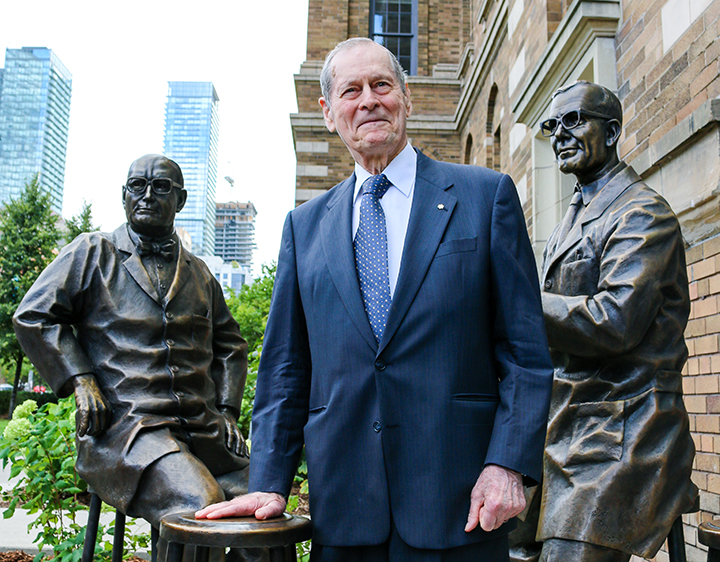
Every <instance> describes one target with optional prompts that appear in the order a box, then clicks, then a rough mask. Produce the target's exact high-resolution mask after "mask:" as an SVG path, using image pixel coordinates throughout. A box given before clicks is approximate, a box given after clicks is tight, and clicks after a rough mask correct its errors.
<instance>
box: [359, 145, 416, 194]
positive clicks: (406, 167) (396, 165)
mask: <svg viewBox="0 0 720 562" xmlns="http://www.w3.org/2000/svg"><path fill="white" fill-rule="evenodd" d="M416 170H417V153H416V152H415V151H414V150H413V147H412V146H411V145H410V143H409V142H408V143H407V144H406V145H405V148H403V149H402V151H401V152H400V154H398V155H397V156H396V157H395V158H393V160H392V162H390V164H388V166H387V168H385V169H384V170H383V171H382V173H383V174H385V177H386V178H387V179H388V180H390V183H392V184H393V185H394V186H395V187H396V188H397V189H398V190H399V191H400V193H402V194H403V195H404V196H405V197H410V193H411V192H412V188H413V185H415V172H416ZM370 176H372V174H371V173H370V172H368V171H367V170H366V169H365V168H363V167H362V166H361V165H360V164H358V163H357V162H355V194H354V196H353V201H357V198H358V196H359V195H360V189H361V188H362V185H363V183H365V180H367V179H368V178H369V177H370Z"/></svg>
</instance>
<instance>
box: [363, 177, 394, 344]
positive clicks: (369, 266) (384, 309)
mask: <svg viewBox="0 0 720 562" xmlns="http://www.w3.org/2000/svg"><path fill="white" fill-rule="evenodd" d="M391 185H392V183H390V180H388V179H387V178H386V177H385V174H379V175H377V176H371V177H369V178H368V179H367V180H365V183H363V196H362V202H361V203H360V224H359V225H358V229H357V232H356V233H355V266H356V268H357V274H358V279H359V280H360V292H361V293H362V296H363V302H364V303H365V311H366V312H367V315H368V319H369V320H370V325H371V326H372V330H373V333H374V334H375V339H376V340H377V341H378V342H379V341H380V340H381V339H382V335H383V331H384V330H385V323H386V322H387V317H388V311H389V310H390V301H391V298H390V275H389V273H388V249H387V231H386V228H385V213H384V212H383V209H382V206H381V205H380V199H381V198H382V196H383V195H385V193H386V192H387V190H388V189H389V188H390V186H391Z"/></svg>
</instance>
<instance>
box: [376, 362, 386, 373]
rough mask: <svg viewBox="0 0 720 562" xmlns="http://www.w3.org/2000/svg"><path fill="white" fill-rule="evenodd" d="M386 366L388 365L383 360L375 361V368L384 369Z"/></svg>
mask: <svg viewBox="0 0 720 562" xmlns="http://www.w3.org/2000/svg"><path fill="white" fill-rule="evenodd" d="M385 367H387V365H386V364H385V363H383V362H382V361H375V368H376V369H377V370H378V371H384V370H385Z"/></svg>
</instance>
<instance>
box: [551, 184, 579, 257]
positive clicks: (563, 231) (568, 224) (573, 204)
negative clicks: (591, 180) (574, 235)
mask: <svg viewBox="0 0 720 562" xmlns="http://www.w3.org/2000/svg"><path fill="white" fill-rule="evenodd" d="M582 208H583V199H582V191H580V188H576V189H575V193H573V196H572V199H571V200H570V206H569V207H568V210H567V213H565V218H564V219H563V223H562V226H561V227H560V234H559V235H558V239H557V240H558V245H560V244H562V243H563V241H564V240H565V238H567V235H568V234H569V233H570V230H572V227H573V226H574V224H575V221H576V220H577V217H578V215H579V214H580V211H581V210H582Z"/></svg>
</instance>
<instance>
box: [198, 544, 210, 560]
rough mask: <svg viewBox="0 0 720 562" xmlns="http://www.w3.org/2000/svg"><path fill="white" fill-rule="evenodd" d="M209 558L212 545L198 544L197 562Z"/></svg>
mask: <svg viewBox="0 0 720 562" xmlns="http://www.w3.org/2000/svg"><path fill="white" fill-rule="evenodd" d="M208 560H210V547H207V546H196V547H195V562H208Z"/></svg>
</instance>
